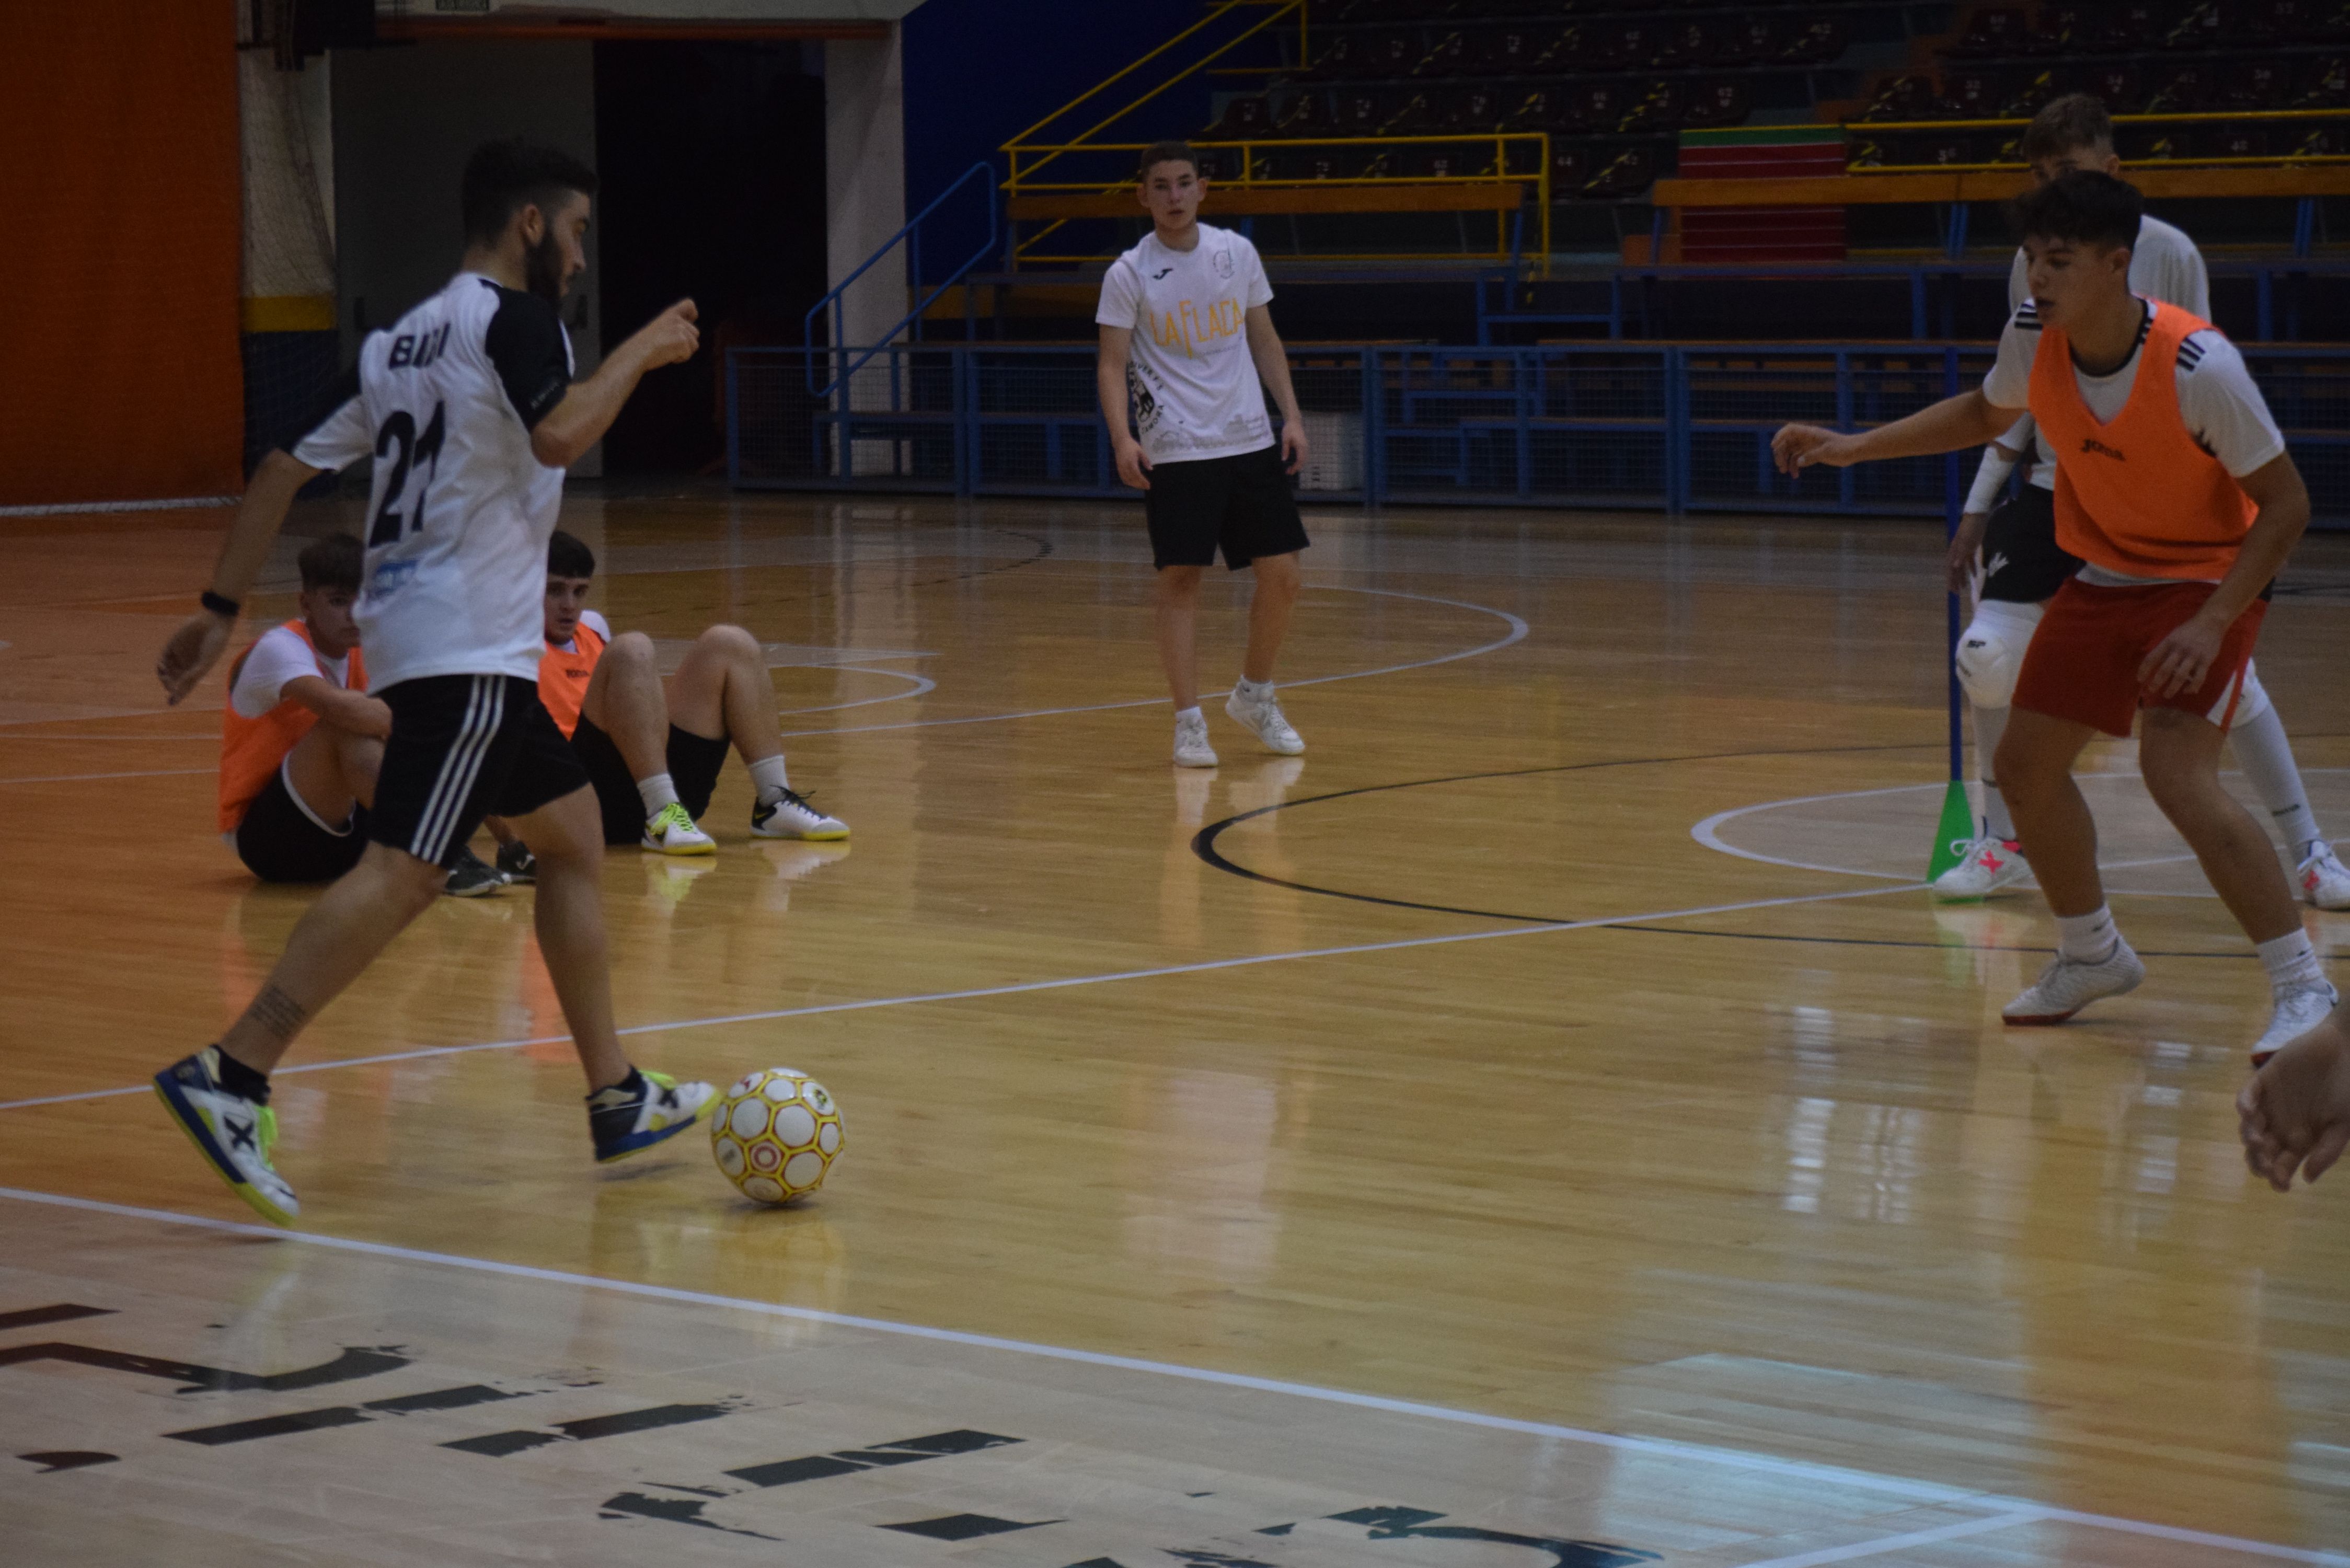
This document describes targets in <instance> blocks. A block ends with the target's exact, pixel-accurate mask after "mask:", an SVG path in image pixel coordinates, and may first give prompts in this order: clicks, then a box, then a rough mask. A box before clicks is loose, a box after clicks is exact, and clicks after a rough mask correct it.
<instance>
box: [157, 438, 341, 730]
mask: <svg viewBox="0 0 2350 1568" xmlns="http://www.w3.org/2000/svg"><path fill="white" fill-rule="evenodd" d="M318 472H320V471H319V470H317V469H315V468H312V467H311V466H310V465H309V464H308V463H307V462H301V461H299V460H298V459H296V458H295V457H294V456H292V455H291V454H289V453H286V452H271V453H270V454H269V455H268V456H267V457H265V458H263V459H262V460H261V466H260V467H259V468H256V469H255V470H254V471H253V479H252V482H251V483H248V484H246V485H245V487H244V500H243V501H241V502H239V503H238V504H237V508H236V520H235V521H234V522H233V523H231V524H229V528H228V537H227V539H226V540H224V541H223V542H222V545H221V553H220V559H219V560H218V561H217V562H215V563H214V564H213V582H212V589H211V592H212V594H213V597H214V598H215V599H216V600H219V601H223V602H225V603H228V604H234V605H242V604H243V603H244V596H245V595H246V594H247V593H249V592H251V591H252V588H253V579H254V578H255V577H257V576H260V575H261V566H262V563H263V562H265V561H266V560H268V559H269V546H270V545H271V544H272V543H273V542H275V541H276V537H277V530H278V529H280V528H282V527H284V526H285V524H286V511H287V510H288V509H289V508H290V507H292V506H293V504H294V497H295V496H296V494H297V493H299V492H300V491H301V488H302V487H303V486H304V485H306V484H307V483H310V481H311V480H312V479H314V478H316V477H317V474H318ZM235 629H236V615H235V613H234V612H233V611H229V612H217V611H214V610H211V609H203V610H199V611H198V612H196V613H195V614H194V615H192V616H190V617H189V618H187V619H186V620H184V621H182V622H181V623H180V628H179V629H178V630H177V631H174V632H173V633H172V636H171V638H170V639H169V640H168V641H166V642H165V643H164V644H163V651H162V652H161V654H160V655H158V656H157V658H156V659H155V679H156V680H160V681H161V682H162V683H163V695H164V701H167V702H169V703H172V704H177V703H178V702H179V701H180V700H181V699H182V698H183V697H185V696H186V695H187V694H188V693H189V692H191V691H194V690H195V689H196V682H198V681H199V680H203V678H204V676H205V675H206V674H207V673H208V672H209V671H210V670H212V667H213V665H215V664H217V663H219V662H220V656H221V655H222V653H224V651H226V650H227V648H228V639H229V633H231V632H232V631H234V630H235Z"/></svg>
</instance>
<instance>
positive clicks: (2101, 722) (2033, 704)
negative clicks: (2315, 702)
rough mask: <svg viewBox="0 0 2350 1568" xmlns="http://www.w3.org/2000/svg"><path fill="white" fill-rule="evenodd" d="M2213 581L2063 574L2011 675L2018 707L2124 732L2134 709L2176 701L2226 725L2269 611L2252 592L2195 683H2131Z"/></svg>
mask: <svg viewBox="0 0 2350 1568" xmlns="http://www.w3.org/2000/svg"><path fill="white" fill-rule="evenodd" d="M2216 587H2219V585H2218V584H2216V583H2171V584H2167V585H2165V586H2163V587H2150V588H2103V587H2095V585H2093V584H2089V583H2085V582H2082V581H2081V580H2080V579H2079V578H2077V577H2074V578H2068V579H2066V581H2065V583H2064V587H2061V588H2058V589H2057V590H2056V597H2054V598H2053V599H2051V600H2049V601H2048V613H2047V614H2046V615H2044V616H2043V617H2042V618H2041V621H2040V625H2039V627H2038V628H2037V629H2036V630H2034V631H2033V634H2032V647H2031V649H2029V650H2028V651H2027V652H2026V653H2025V654H2024V656H2023V670H2022V673H2021V674H2020V675H2018V676H2017V677H2016V681H2015V705H2016V706H2017V707H2019V708H2028V709H2030V710H2031V711H2033V712H2034V713H2045V714H2047V715H2048V716H2049V717H2050V718H2052V719H2070V720H2072V721H2073V722H2075V723H2080V724H2089V725H2094V726H2095V728H2097V729H2100V730H2103V731H2104V732H2106V734H2108V735H2120V736H2124V737H2126V736H2127V735H2128V734H2129V732H2130V726H2131V724H2132V723H2133V722H2136V720H2137V711H2138V710H2139V709H2140V708H2183V709H2185V710H2186V711H2188V712H2189V713H2199V714H2201V715H2203V716H2204V717H2205V718H2207V719H2209V720H2210V721H2211V722H2213V723H2215V724H2217V725H2219V726H2220V728H2222V729H2225V728H2227V725H2228V722H2229V720H2230V718H2231V717H2233V715H2234V711H2235V708H2236V704H2237V701H2238V700H2239V699H2240V698H2241V696H2242V694H2243V689H2244V669H2245V667H2246V666H2247V665H2249V664H2250V663H2251V659H2252V644H2253V643H2254V642H2255V641H2257V640H2258V639H2259V638H2260V635H2261V618H2262V616H2264V615H2266V614H2267V613H2268V605H2267V603H2266V601H2264V600H2259V599H2255V600H2254V601H2253V602H2252V605H2251V608H2249V609H2247V610H2245V611H2244V613H2243V614H2241V615H2240V616H2238V617H2237V618H2236V620H2235V624H2234V625H2232V626H2230V627H2229V628H2228V635H2227V636H2226V637H2225V638H2223V639H2220V652H2219V656H2218V657H2217V658H2215V659H2212V660H2211V668H2210V670H2208V671H2206V672H2205V674H2204V677H2203V683H2202V684H2201V685H2200V686H2197V687H2194V688H2192V689H2190V690H2189V691H2180V692H2177V693H2174V694H2173V695H2171V696H2168V697H2149V696H2147V694H2146V693H2145V692H2144V691H2141V690H2139V687H2138V681H2137V669H2138V666H2139V665H2140V664H2142V663H2144V662H2145V660H2146V656H2147V654H2149V653H2151V652H2153V651H2154V649H2155V645H2156V644H2158V643H2159V642H2160V641H2161V640H2162V639H2164V638H2166V637H2168V636H2169V635H2170V634H2171V633H2172V632H2174V631H2176V630H2178V628H2180V627H2181V626H2184V625H2185V624H2186V623H2187V621H2188V620H2189V618H2191V617H2192V616H2193V615H2194V614H2195V612H2196V611H2197V610H2199V609H2201V608H2202V607H2203V601H2204V600H2206V599H2208V598H2210V597H2211V593H2212V590H2213V589H2215V588H2216Z"/></svg>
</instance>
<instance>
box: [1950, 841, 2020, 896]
mask: <svg viewBox="0 0 2350 1568" xmlns="http://www.w3.org/2000/svg"><path fill="white" fill-rule="evenodd" d="M2031 875H2032V867H2030V866H2029V865H2028V864H2026V863H2025V861H2024V858H2023V851H2022V849H2020V848H2018V847H2017V846H2016V843H2015V840H2014V839H2012V838H1995V837H1992V836H1990V835H1988V834H1986V835H1985V836H1982V837H1981V838H1978V839H1976V840H1975V841H1974V842H1973V843H1972V844H1970V845H1968V846H1967V853H1966V856H1965V857H1964V858H1962V859H1961V860H1960V862H1959V863H1958V864H1957V865H1956V866H1953V867H1950V869H1949V870H1948V871H1945V872H1943V873H1942V874H1941V875H1940V876H1939V877H1935V878H1934V897H1936V898H1942V899H1946V900H1949V901H1950V902H1953V903H1955V902H1957V901H1958V900H1960V899H1961V898H1989V897H1991V895H1992V894H1993V893H1996V892H1999V891H2001V890H2002V889H2003V888H2012V887H2014V886H2015V885H2016V884H2017V883H2018V882H2021V881H2023V880H2024V879H2025V878H2027V877H2030V876H2031Z"/></svg>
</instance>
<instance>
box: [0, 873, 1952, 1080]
mask: <svg viewBox="0 0 2350 1568" xmlns="http://www.w3.org/2000/svg"><path fill="white" fill-rule="evenodd" d="M1923 887H1925V884H1924V883H1923V882H1911V883H1908V884H1905V885H1904V886H1902V887H1898V888H1846V890H1845V891H1843V892H1840V893H1802V894H1797V895H1794V896H1793V897H1790V898H1754V899H1750V900H1748V901H1746V902H1744V903H1738V904H1709V905H1706V906H1705V907H1703V908H1701V909H1662V910H1659V911H1657V912H1656V913H1654V914H1647V915H1608V916H1604V917H1601V918H1599V919H1589V920H1555V921H1550V922H1547V923H1545V924H1542V925H1524V926H1509V927H1505V928H1503V929H1501V930H1493V931H1457V932H1454V933H1452V934H1451V935H1448V936H1440V937H1399V938H1397V939H1396V940H1392V941H1384V942H1356V943H1352V944H1350V945H1348V946H1345V947H1335V948H1304V949H1300V950H1295V951H1292V952H1280V953H1246V954H1243V955H1242V956H1241V957H1239V958H1227V959H1205V960H1202V961H1200V962H1198V963H1178V964H1168V965H1165V966H1164V967H1161V968H1158V969H1127V970H1116V971H1111V972H1109V973H1107V974H1078V975H1070V976H1067V977H1066V978H1064V979H1060V980H1028V981H1017V982H1015V983H1014V984H1010V985H985V986H979V987H975V988H973V989H972V990H970V991H932V992H919V993H917V994H914V995H911V996H877V997H868V998H866V999H865V1000H863V1001H859V1002H818V1003H816V1005H814V1006H810V1007H778V1008H772V1009H769V1010H767V1011H764V1012H729V1013H723V1014H720V1015H718V1016H716V1017H712V1018H687V1019H681V1020H679V1021H677V1022H674V1023H632V1024H630V1025H629V1027H627V1028H626V1029H622V1030H619V1031H616V1033H619V1034H620V1035H622V1036H624V1037H625V1036H628V1035H633V1034H661V1033H668V1032H669V1031H671V1030H677V1029H709V1028H713V1027H715V1026H717V1025H719V1024H722V1023H769V1022H772V1021H773V1020H775V1019H778V1018H813V1017H815V1016H816V1015H818V1014H820V1013H826V1012H868V1011H870V1010H871V1009H874V1008H877V1007H909V1006H912V1005H913V1004H915V1003H917V1002H972V1001H978V1000H981V999H983V998H986V997H991V996H1021V995H1024V994H1026V993H1027V992H1035V991H1067V990H1070V989H1072V988H1074V987H1076V986H1081V985H1107V984H1110V983H1111V982H1113V981H1124V980H1156V979H1158V978H1159V977H1161V976H1164V975H1174V974H1204V973H1207V972H1209V971H1213V970H1225V969H1249V968H1253V967H1254V966H1255V965H1258V964H1268V963H1287V962H1289V961H1292V960H1295V959H1316V958H1346V957H1349V956H1351V955H1354V954H1357V953H1384V952H1395V951H1399V950H1402V949H1405V948H1434V947H1445V946H1448V945H1450V944H1452V943H1455V942H1482V941H1486V940H1491V939H1492V938H1495V937H1522V936H1527V935H1530V934H1532V933H1534V932H1537V931H1587V930H1591V929H1595V928H1597V927H1601V926H1639V925H1648V924H1650V923H1652V922H1654V921H1657V920H1679V919H1693V918H1694V917H1696V916H1699V915H1729V914H1735V913H1737V912H1739V911H1740V910H1743V909H1780V908H1783V907H1784V906H1786V905H1789V904H1826V903H1833V902H1835V900H1837V899H1840V898H1875V897H1876V896H1877V895H1878V894H1880V893H1915V892H1917V891H1918V889H1920V888H1923ZM570 1038H571V1036H570V1035H568V1034H534V1035H531V1036H529V1037H528V1038H526V1039H519V1040H486V1041H482V1042H480V1043H478V1044H470V1045H425V1046H420V1047H418V1048H417V1049H416V1050H413V1051H391V1052H387V1053H385V1054H382V1055H379V1056H352V1057H348V1058H346V1059H344V1060H341V1061H335V1062H305V1063H301V1064H296V1065H295V1066H291V1067H280V1068H278V1069H277V1072H276V1076H279V1077H284V1076H285V1075H287V1074H289V1073H324V1072H328V1071H330V1070H332V1069H334V1068H337V1067H373V1066H380V1065H381V1064H384V1063H386V1062H414V1061H420V1060H422V1059H424V1058H427V1057H432V1056H463V1055H469V1054H472V1053H473V1052H475V1051H513V1050H518V1049H520V1048H521V1047H523V1046H525V1045H552V1044H557V1043H558V1042H561V1041H567V1040H568V1039H570ZM151 1086H152V1085H148V1084H135V1085H130V1086H129V1087H126V1088H119V1089H84V1090H81V1091H80V1092H79V1093H77V1094H71V1095H43V1096H40V1097H38V1098H36V1099H30V1100H7V1101H0V1111H21V1110H27V1109H30V1108H31V1107H33V1106H62V1105H69V1104H71V1103H73V1102H75V1101H77V1100H106V1099H113V1098H115V1097H116V1096H121V1095H143V1094H145V1093H147V1091H148V1090H149V1089H150V1088H151Z"/></svg>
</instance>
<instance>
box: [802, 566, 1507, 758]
mask: <svg viewBox="0 0 2350 1568" xmlns="http://www.w3.org/2000/svg"><path fill="white" fill-rule="evenodd" d="M1311 586H1313V587H1316V588H1318V589H1322V590H1325V591H1327V592H1331V593H1342V594H1372V595H1375V596H1377V597H1380V598H1390V599H1414V600H1417V601H1419V603H1421V604H1430V605H1444V606H1447V607H1451V608H1453V609H1466V610H1475V611H1476V612H1477V613H1478V614H1480V615H1489V616H1492V617H1493V618H1496V619H1498V620H1502V621H1505V622H1507V623H1508V625H1509V628H1510V629H1509V633H1508V635H1506V636H1503V637H1500V638H1496V639H1494V640H1492V642H1485V643H1480V644H1478V645H1477V646H1476V647H1475V648H1468V649H1461V651H1460V652H1458V653H1440V654H1438V655H1437V656H1436V657H1435V658H1433V659H1413V660H1412V661H1411V662H1410V663H1409V664H1388V665H1382V666H1381V667H1379V668H1378V669H1377V670H1348V671H1347V672H1346V673H1345V674H1342V675H1313V676H1308V677H1306V678H1305V680H1284V681H1283V682H1282V683H1281V684H1282V686H1283V688H1284V690H1286V689H1288V688H1290V687H1295V686H1326V685H1328V684H1329V683H1330V682H1332V681H1334V680H1367V679H1368V678H1369V677H1371V676H1374V675H1399V674H1401V673H1402V672H1403V671H1405V670H1425V669H1427V668H1429V667H1430V665H1435V664H1451V663H1454V662H1456V661H1458V660H1460V659H1474V658H1476V657H1477V656H1478V655H1480V654H1484V653H1492V652H1495V651H1497V650H1499V649H1504V648H1507V647H1509V646H1510V645H1511V644H1512V643H1513V642H1523V641H1524V640H1525V639H1526V631H1527V628H1526V623H1525V621H1524V620H1523V619H1522V618H1519V617H1517V616H1514V615H1512V614H1511V613H1510V612H1509V611H1508V610H1502V609H1495V608H1494V607H1492V606H1491V605H1479V604H1471V603H1470V602H1469V601H1468V600H1467V599H1446V598H1439V597H1436V596H1435V595H1433V594H1408V593H1405V592H1404V591H1403V590H1402V589H1400V588H1364V587H1355V586H1354V585H1353V584H1351V583H1317V584H1314V585H1311ZM1227 694H1228V693H1226V692H1223V691H1203V692H1201V696H1203V697H1222V696H1225V695H1227ZM1166 701H1167V699H1166V698H1165V697H1163V696H1161V697H1137V698H1134V699H1132V700H1130V701H1124V702H1085V703H1080V704H1078V705H1076V707H1071V708H1027V709H1023V710H1021V711H1018V712H1016V713H981V714H975V715H973V716H972V717H970V718H964V719H910V720H907V721H905V722H902V723H897V724H855V725H848V726H845V727H837V728H834V729H829V730H785V732H784V735H785V738H786V739H789V738H793V737H796V736H801V735H867V734H872V733H874V732H878V731H881V730H928V729H935V728H939V727H941V726H944V725H950V724H996V723H1002V722H1004V721H1005V720H1007V719H1051V718H1056V717H1058V716H1060V715H1061V714H1064V713H1108V712H1114V711H1117V710H1118V709H1121V708H1156V707H1159V706H1161V705H1163V704H1164V703H1165V702H1166ZM810 711H813V710H810Z"/></svg>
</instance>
